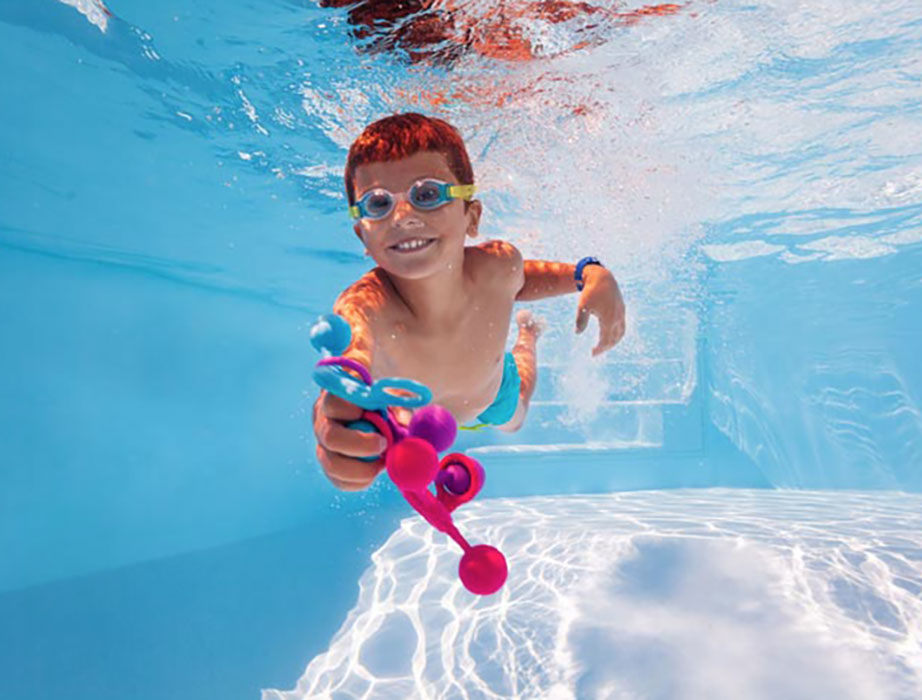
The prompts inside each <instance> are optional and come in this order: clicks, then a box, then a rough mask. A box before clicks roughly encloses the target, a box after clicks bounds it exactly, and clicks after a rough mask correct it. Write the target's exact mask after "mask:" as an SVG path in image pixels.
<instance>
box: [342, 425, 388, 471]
mask: <svg viewBox="0 0 922 700" xmlns="http://www.w3.org/2000/svg"><path fill="white" fill-rule="evenodd" d="M346 427H347V428H349V429H350V430H360V431H361V432H363V433H377V432H378V429H377V428H376V427H375V426H374V424H373V423H372V422H371V421H367V420H365V419H364V418H360V419H359V420H354V421H352V422H351V423H348V424H347V425H346ZM380 456H381V455H380V454H377V455H374V456H372V457H356V459H358V460H361V461H363V462H375V461H377V460H378V458H379V457H380Z"/></svg>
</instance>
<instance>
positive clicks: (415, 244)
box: [394, 238, 430, 250]
mask: <svg viewBox="0 0 922 700" xmlns="http://www.w3.org/2000/svg"><path fill="white" fill-rule="evenodd" d="M429 242H430V241H429V239H426V238H414V239H413V240H412V241H404V242H403V243H399V244H397V245H395V246H394V247H395V248H396V249H397V250H415V249H416V248H422V247H423V246H424V245H426V244H428V243H429Z"/></svg>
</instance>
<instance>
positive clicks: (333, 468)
mask: <svg viewBox="0 0 922 700" xmlns="http://www.w3.org/2000/svg"><path fill="white" fill-rule="evenodd" d="M345 180H346V194H347V196H348V199H349V205H350V206H349V209H350V213H351V214H352V216H353V218H354V219H355V220H356V223H355V226H354V230H355V234H356V236H358V238H359V240H361V241H362V243H363V245H364V246H365V248H366V251H367V253H368V254H369V255H370V256H371V257H372V258H373V259H374V261H375V262H376V263H377V267H375V268H374V269H373V270H371V271H370V272H368V273H366V274H365V275H364V276H362V278H361V279H359V280H358V281H357V282H355V283H354V284H352V285H351V286H349V287H348V288H347V289H346V290H345V291H344V292H343V293H342V294H340V295H339V298H338V299H337V300H336V303H335V304H334V306H333V310H334V311H335V312H336V313H337V314H340V315H341V316H343V317H344V318H345V319H346V320H347V321H348V322H349V325H350V326H351V327H352V343H351V345H350V346H349V348H348V349H347V351H346V352H345V353H344V355H345V356H346V357H349V358H351V359H353V360H356V361H358V362H360V363H362V364H363V365H365V366H366V367H367V368H368V369H369V371H370V372H371V375H372V377H373V378H374V379H378V378H380V377H386V376H394V377H407V378H409V379H413V380H415V381H418V382H422V383H423V384H425V385H427V386H428V387H429V388H430V389H431V390H432V394H433V399H432V400H433V403H436V404H439V405H441V406H444V407H445V408H447V409H448V410H449V411H451V413H452V414H453V415H454V417H455V419H456V420H457V421H458V422H459V423H466V422H469V421H477V423H478V424H479V425H484V424H485V425H492V426H495V427H497V428H498V429H499V430H503V431H507V432H512V431H515V430H518V429H519V428H520V427H521V425H522V422H523V421H524V419H525V414H526V413H527V411H528V403H529V400H530V399H531V395H532V393H533V392H534V389H535V380H536V372H535V345H536V341H537V338H538V336H539V334H540V332H541V326H540V324H539V323H538V322H537V321H536V320H535V319H534V318H533V317H532V316H531V314H530V312H528V311H520V312H519V313H518V314H517V316H516V320H517V323H518V327H519V334H518V338H517V340H516V344H515V347H514V349H513V351H512V352H511V353H505V354H504V349H505V346H506V337H507V335H508V332H509V324H510V321H511V317H512V310H513V304H514V303H515V302H516V301H532V300H536V299H543V298H546V297H551V296H558V295H561V294H569V293H572V292H576V291H580V297H579V302H578V310H577V319H576V331H577V332H578V333H579V332H582V331H583V330H584V329H585V328H586V325H587V323H588V321H589V316H590V315H594V316H596V317H597V318H598V320H599V331H600V334H599V342H598V344H597V345H596V346H595V348H593V351H592V353H593V355H598V354H600V353H602V352H605V351H607V350H609V349H611V348H612V347H614V345H615V344H616V343H617V342H618V341H619V340H620V339H621V337H622V336H623V335H624V303H623V301H622V299H621V293H620V291H619V289H618V284H617V282H616V281H615V278H614V277H613V276H612V274H611V273H610V272H609V271H608V270H607V269H605V268H604V267H603V266H602V265H601V264H600V263H599V262H598V261H597V260H595V259H594V258H584V259H583V260H581V261H580V262H579V263H578V264H577V265H572V264H568V263H557V262H545V261H538V260H523V259H522V255H521V253H519V251H518V250H517V249H516V248H515V246H513V245H511V244H510V243H506V242H504V241H499V240H496V241H488V242H486V243H482V244H480V245H477V246H465V245H464V242H465V238H466V237H468V236H470V237H471V238H474V237H475V236H477V229H478V225H479V222H480V215H481V213H482V205H481V203H480V202H479V201H478V200H476V199H474V198H473V195H474V186H473V182H474V174H473V170H472V168H471V164H470V160H469V158H468V155H467V151H466V150H465V148H464V143H463V141H462V140H461V137H460V135H459V134H458V132H457V131H456V130H455V129H454V127H452V126H451V125H449V124H448V123H447V122H444V121H442V120H440V119H435V118H432V117H426V116H423V115H421V114H415V113H408V114H400V115H394V116H391V117H387V118H385V119H381V120H379V121H376V122H374V123H373V124H371V125H369V126H368V127H366V129H365V131H364V132H362V134H361V135H360V136H359V137H358V139H356V141H355V143H353V144H352V147H351V148H350V149H349V155H348V158H347V161H346V177H345ZM361 413H362V409H360V408H359V407H358V406H355V405H353V404H350V403H348V402H346V401H345V400H343V399H340V398H338V397H336V396H333V395H332V394H327V393H326V392H321V394H320V396H319V398H318V399H317V401H316V402H315V404H314V434H315V435H316V437H317V457H318V459H319V461H320V464H321V465H322V466H323V469H324V471H325V472H326V475H327V477H328V478H329V479H330V481H331V482H332V483H333V484H334V485H335V486H336V487H338V488H340V489H343V490H350V491H351V490H360V489H364V488H367V487H368V486H369V485H370V484H371V483H372V482H373V481H374V479H375V477H376V476H377V475H378V473H379V472H380V471H381V470H382V469H383V467H384V464H383V460H378V461H377V462H367V461H362V460H361V459H358V458H360V457H370V456H374V455H377V454H379V453H380V452H381V451H382V450H383V449H384V446H385V445H384V440H383V438H382V437H381V436H380V435H377V434H375V433H364V432H361V431H358V430H350V429H348V428H346V425H345V424H346V423H348V422H350V421H353V420H357V419H358V418H359V417H360V415H361Z"/></svg>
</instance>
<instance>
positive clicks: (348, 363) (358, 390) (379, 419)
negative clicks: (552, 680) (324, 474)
mask: <svg viewBox="0 0 922 700" xmlns="http://www.w3.org/2000/svg"><path fill="white" fill-rule="evenodd" d="M351 338H352V329H351V328H350V327H349V324H348V323H347V322H346V321H345V319H343V318H342V317H341V316H338V315H337V314H327V315H325V316H321V317H320V319H319V320H318V321H317V323H315V324H314V326H313V328H311V344H312V345H313V346H314V348H315V349H316V350H317V351H318V352H319V353H320V354H321V356H322V357H321V359H320V361H319V362H317V365H316V367H315V368H314V374H313V377H314V381H315V382H316V383H317V385H318V386H320V387H321V388H322V389H325V390H326V391H329V392H330V393H332V394H335V395H336V396H339V397H340V398H342V399H345V400H346V401H349V402H350V403H353V404H355V405H357V406H359V407H360V408H362V409H363V412H362V417H361V418H360V419H359V420H357V421H352V422H351V423H349V424H347V426H346V427H348V428H353V429H356V430H362V431H365V432H371V431H376V432H378V433H380V434H381V435H383V436H384V438H385V440H386V441H387V447H386V448H385V449H384V452H382V453H381V454H380V455H378V456H377V457H367V458H365V459H366V460H369V461H378V460H379V459H384V464H385V467H386V470H387V475H388V476H389V477H390V479H391V481H393V482H394V484H395V485H396V486H397V488H398V490H399V491H400V493H401V494H402V495H403V497H404V498H405V499H406V500H407V503H409V504H410V506H412V507H413V509H414V510H416V512H418V513H419V514H420V515H421V516H422V517H423V518H424V519H425V520H426V522H428V523H429V524H430V525H432V527H434V528H435V529H436V530H438V531H439V532H442V533H444V534H446V535H448V536H449V537H450V538H451V539H453V540H454V541H455V542H456V543H457V544H458V546H459V547H461V549H462V550H463V551H464V554H463V555H462V557H461V562H460V564H459V566H458V576H459V577H460V578H461V583H463V584H464V587H465V588H467V590H469V591H470V592H471V593H476V594H478V595H490V594H491V593H495V592H496V591H498V590H499V589H500V588H501V587H502V585H503V584H504V583H505V582H506V576H507V573H508V568H507V566H506V558H505V557H504V556H503V554H502V552H500V551H499V550H498V549H497V548H496V547H491V546H490V545H486V544H479V545H476V546H471V545H470V544H469V543H468V541H467V540H466V539H464V536H463V535H462V534H461V533H460V532H459V531H458V528H457V527H456V526H455V524H454V521H453V520H452V517H451V513H452V511H454V510H455V508H457V507H458V506H460V505H462V504H464V503H467V502H468V501H470V500H471V499H473V498H474V497H475V496H476V495H477V494H478V493H479V492H480V489H481V488H482V487H483V483H484V479H485V476H486V475H485V473H484V470H483V467H482V466H481V465H480V463H479V462H478V461H477V460H475V459H472V458H470V457H468V456H467V455H465V454H463V453H460V452H453V453H451V454H447V455H445V456H444V457H442V459H441V460H440V459H439V453H440V452H444V451H445V450H447V449H448V448H449V447H451V445H452V444H453V443H454V441H455V437H456V435H457V432H458V425H457V423H456V422H455V419H454V416H452V415H451V413H450V412H449V411H448V410H447V409H445V408H443V407H442V406H438V405H434V404H433V405H428V404H429V402H430V401H431V400H432V392H431V391H430V390H429V388H428V387H427V386H426V385H425V384H421V383H419V382H414V381H413V380H410V379H404V378H398V377H387V378H384V379H379V380H377V381H374V380H372V377H371V374H370V373H369V371H368V369H367V368H366V367H365V366H364V365H362V364H361V363H359V362H356V361H355V360H352V359H349V358H347V357H342V356H341V355H342V353H343V352H345V351H346V348H348V347H349V342H350V340H351ZM395 406H396V407H402V408H412V409H417V410H416V411H415V412H414V414H413V417H412V419H411V420H410V423H409V425H407V426H403V425H401V424H400V423H398V422H397V420H396V419H395V417H394V415H393V412H392V408H393V407H395ZM432 485H434V486H435V494H433V493H432V491H430V488H429V487H430V486H432Z"/></svg>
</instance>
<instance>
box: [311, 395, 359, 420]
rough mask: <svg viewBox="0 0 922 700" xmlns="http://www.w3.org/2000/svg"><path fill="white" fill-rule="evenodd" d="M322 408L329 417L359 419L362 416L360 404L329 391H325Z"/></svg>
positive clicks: (321, 400) (321, 403)
mask: <svg viewBox="0 0 922 700" xmlns="http://www.w3.org/2000/svg"><path fill="white" fill-rule="evenodd" d="M320 410H321V411H323V413H324V415H325V416H326V417H327V418H333V419H334V420H358V419H359V418H361V417H362V408H361V407H360V406H356V405H355V404H354V403H349V402H348V401H346V400H345V399H341V398H339V397H338V396H336V394H331V393H330V392H328V391H325V392H323V398H321V399H320Z"/></svg>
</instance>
